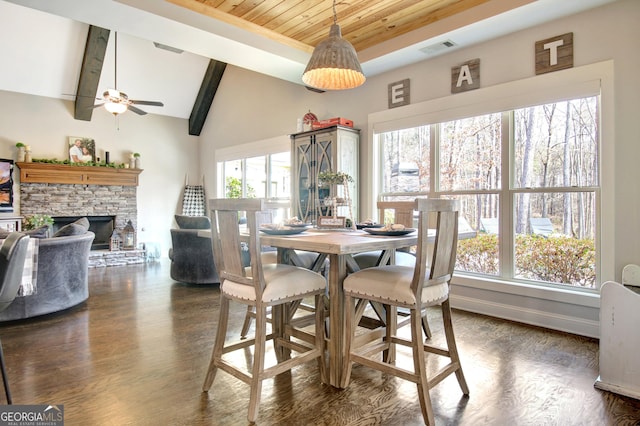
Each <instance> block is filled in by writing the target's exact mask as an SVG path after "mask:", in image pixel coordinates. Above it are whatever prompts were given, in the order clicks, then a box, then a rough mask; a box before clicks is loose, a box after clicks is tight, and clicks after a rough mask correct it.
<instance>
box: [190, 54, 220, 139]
mask: <svg viewBox="0 0 640 426" xmlns="http://www.w3.org/2000/svg"><path fill="white" fill-rule="evenodd" d="M226 67H227V64H226V63H225V62H220V61H216V60H213V59H211V60H210V61H209V65H208V66H207V71H206V72H205V74H204V78H203V79H202V84H201V85H200V91H199V92H198V96H197V97H196V102H195V104H194V105H193V110H191V115H190V116H189V134H190V135H192V136H200V132H201V131H202V127H203V126H204V122H205V121H206V119H207V114H209V108H211V104H212V103H213V98H214V97H215V95H216V91H217V90H218V86H219V85H220V80H222V75H223V74H224V70H225V68H226Z"/></svg>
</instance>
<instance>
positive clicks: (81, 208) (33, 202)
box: [20, 183, 138, 229]
mask: <svg viewBox="0 0 640 426" xmlns="http://www.w3.org/2000/svg"><path fill="white" fill-rule="evenodd" d="M136 190H137V188H136V187H135V186H120V185H112V186H107V185H67V184H57V183H21V184H20V212H21V214H22V216H31V215H33V214H38V213H39V214H48V215H49V216H51V217H57V216H61V217H84V216H113V217H114V226H115V228H116V229H122V228H124V227H125V225H126V224H127V221H129V220H130V221H131V223H132V224H133V227H134V228H136V229H137V216H138V205H137V196H136V195H137V194H136Z"/></svg>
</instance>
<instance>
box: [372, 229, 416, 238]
mask: <svg viewBox="0 0 640 426" xmlns="http://www.w3.org/2000/svg"><path fill="white" fill-rule="evenodd" d="M363 231H365V232H368V233H370V234H371V235H383V236H385V237H398V236H400V235H407V234H410V233H412V232H415V229H413V228H405V229H403V230H396V231H385V230H382V229H376V228H364V229H363Z"/></svg>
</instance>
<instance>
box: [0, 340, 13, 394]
mask: <svg viewBox="0 0 640 426" xmlns="http://www.w3.org/2000/svg"><path fill="white" fill-rule="evenodd" d="M0 369H2V382H3V383H4V393H5V395H7V405H11V404H12V401H11V390H10V389H9V380H8V379H7V368H6V367H5V365H4V352H3V351H2V342H1V341H0Z"/></svg>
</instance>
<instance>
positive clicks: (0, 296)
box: [0, 232, 29, 405]
mask: <svg viewBox="0 0 640 426" xmlns="http://www.w3.org/2000/svg"><path fill="white" fill-rule="evenodd" d="M28 245H29V237H28V236H27V235H25V234H22V233H19V232H12V233H10V234H9V235H8V236H7V238H6V239H5V240H4V241H3V243H2V246H1V247H0V312H2V311H4V310H5V309H7V307H9V305H11V303H13V300H14V299H15V298H16V295H17V294H18V290H19V289H20V284H22V271H23V269H24V262H25V260H26V258H27V247H28ZM0 369H1V370H2V382H3V384H4V393H5V395H6V396H7V404H8V405H11V404H12V400H11V389H10V388H9V380H8V379H7V370H6V367H5V363H4V353H3V351H2V342H1V341H0Z"/></svg>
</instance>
